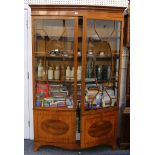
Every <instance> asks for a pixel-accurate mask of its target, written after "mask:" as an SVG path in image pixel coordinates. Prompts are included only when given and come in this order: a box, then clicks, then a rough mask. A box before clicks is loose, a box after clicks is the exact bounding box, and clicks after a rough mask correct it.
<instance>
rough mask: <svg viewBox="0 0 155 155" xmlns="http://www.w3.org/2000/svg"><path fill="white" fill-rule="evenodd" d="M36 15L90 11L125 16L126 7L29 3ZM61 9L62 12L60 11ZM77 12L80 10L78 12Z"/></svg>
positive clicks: (80, 14)
mask: <svg viewBox="0 0 155 155" xmlns="http://www.w3.org/2000/svg"><path fill="white" fill-rule="evenodd" d="M29 6H30V7H31V10H32V16H33V15H34V16H35V15H73V16H85V15H86V16H87V15H89V14H90V13H91V14H94V13H95V14H96V13H102V12H104V13H106V14H108V13H110V14H115V15H116V14H119V15H120V16H121V17H123V16H124V14H123V12H124V10H125V7H110V6H90V5H89V6H88V5H86V6H84V5H29ZM59 11H61V13H60V12H59ZM75 12H78V13H77V14H76V13H75Z"/></svg>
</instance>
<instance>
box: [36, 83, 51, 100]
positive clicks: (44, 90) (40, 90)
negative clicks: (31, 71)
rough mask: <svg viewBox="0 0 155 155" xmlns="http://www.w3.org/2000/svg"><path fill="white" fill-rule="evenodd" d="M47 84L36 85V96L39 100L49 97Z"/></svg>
mask: <svg viewBox="0 0 155 155" xmlns="http://www.w3.org/2000/svg"><path fill="white" fill-rule="evenodd" d="M48 86H49V85H48V84H45V83H37V94H38V95H39V96H40V98H45V97H48V96H49V93H48V92H49V89H48Z"/></svg>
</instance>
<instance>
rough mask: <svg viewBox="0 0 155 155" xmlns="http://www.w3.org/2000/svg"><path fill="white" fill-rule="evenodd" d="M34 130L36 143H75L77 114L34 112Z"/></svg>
mask: <svg viewBox="0 0 155 155" xmlns="http://www.w3.org/2000/svg"><path fill="white" fill-rule="evenodd" d="M34 130H35V132H34V133H35V135H34V138H35V141H43V142H53V143H75V142H76V112H75V111H73V112H72V111H69V112H66V111H56V112H54V111H39V110H34Z"/></svg>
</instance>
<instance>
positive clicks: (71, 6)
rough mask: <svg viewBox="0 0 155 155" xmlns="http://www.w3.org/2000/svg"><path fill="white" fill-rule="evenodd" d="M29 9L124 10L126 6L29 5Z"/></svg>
mask: <svg viewBox="0 0 155 155" xmlns="http://www.w3.org/2000/svg"><path fill="white" fill-rule="evenodd" d="M29 6H30V7H31V9H33V10H34V9H35V10H36V9H37V10H38V9H47V10H48V9H55V10H61V9H62V10H102V11H105V10H111V11H124V9H125V8H126V7H112V6H93V5H34V4H30V5H29Z"/></svg>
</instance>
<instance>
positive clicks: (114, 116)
mask: <svg viewBox="0 0 155 155" xmlns="http://www.w3.org/2000/svg"><path fill="white" fill-rule="evenodd" d="M122 40H123V38H122V21H118V20H110V18H109V19H106V20H104V19H103V18H102V17H101V16H99V17H96V18H94V17H89V16H88V17H84V20H83V42H82V43H83V44H82V46H83V48H82V79H83V81H82V94H83V96H82V107H81V147H82V148H86V147H91V146H95V145H100V144H110V145H112V147H113V148H114V147H115V142H116V131H117V130H116V129H117V126H118V125H117V123H118V103H119V93H120V92H119V89H120V88H119V87H120V86H119V85H120V84H119V83H120V82H119V81H120V65H121V64H120V61H121V60H120V58H121V50H122V48H121V47H122Z"/></svg>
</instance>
